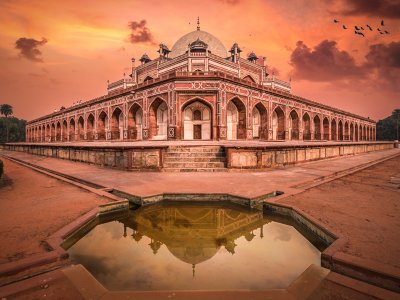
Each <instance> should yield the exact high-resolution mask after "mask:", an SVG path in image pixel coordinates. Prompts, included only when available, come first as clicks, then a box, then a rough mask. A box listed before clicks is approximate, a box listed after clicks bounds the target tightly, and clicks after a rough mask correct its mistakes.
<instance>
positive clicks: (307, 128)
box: [303, 112, 311, 141]
mask: <svg viewBox="0 0 400 300" xmlns="http://www.w3.org/2000/svg"><path fill="white" fill-rule="evenodd" d="M303 140H305V141H309V140H311V118H310V115H309V114H308V113H307V112H305V113H304V114H303Z"/></svg>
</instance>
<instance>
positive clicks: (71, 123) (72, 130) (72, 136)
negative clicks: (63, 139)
mask: <svg viewBox="0 0 400 300" xmlns="http://www.w3.org/2000/svg"><path fill="white" fill-rule="evenodd" d="M68 135H69V140H70V141H75V119H74V118H71V119H70V120H69V131H68Z"/></svg>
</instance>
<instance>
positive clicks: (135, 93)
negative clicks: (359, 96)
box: [26, 26, 375, 142]
mask: <svg viewBox="0 0 400 300" xmlns="http://www.w3.org/2000/svg"><path fill="white" fill-rule="evenodd" d="M157 52H158V57H157V58H155V59H150V57H149V56H148V55H147V54H143V56H142V57H141V58H140V59H139V61H140V65H138V66H135V59H134V58H132V73H131V74H129V76H127V77H126V78H122V79H120V80H118V81H116V82H112V83H109V84H108V93H107V95H104V96H101V97H99V98H95V99H92V100H89V101H85V102H82V103H79V104H77V105H74V106H72V107H68V108H66V109H62V110H59V111H57V112H54V113H52V114H49V115H46V116H43V117H40V118H38V119H35V120H32V121H30V122H29V123H28V126H27V129H26V137H27V141H28V142H56V141H57V142H64V141H93V140H96V141H101V140H107V141H108V140H121V141H136V140H253V139H259V140H333V141H372V140H375V122H374V121H372V120H370V119H369V118H365V117H361V116H358V115H355V114H352V113H349V112H346V111H343V110H340V109H336V108H333V107H329V106H327V105H323V104H320V103H317V102H314V101H310V100H307V99H304V98H301V97H298V96H294V95H292V94H291V85H290V83H289V82H285V81H282V80H279V79H277V78H275V76H274V75H273V74H272V75H271V74H268V73H267V66H266V60H265V58H259V57H258V56H257V55H256V54H255V53H253V52H252V53H250V54H249V55H248V56H247V57H246V58H243V57H242V55H241V52H242V50H241V48H240V47H239V45H238V44H237V43H234V44H233V45H232V47H231V48H230V49H229V51H226V48H225V47H224V45H223V44H222V43H221V41H220V40H218V39H217V38H216V37H214V36H213V35H211V34H210V33H208V32H205V31H202V30H200V27H199V26H198V28H197V30H195V31H193V32H190V33H188V34H186V35H184V36H182V37H181V38H180V39H178V41H177V42H176V43H175V44H174V45H173V47H172V49H171V50H169V48H168V47H167V46H166V45H164V44H160V47H159V49H158V51H157Z"/></svg>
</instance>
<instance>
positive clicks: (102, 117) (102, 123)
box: [97, 110, 108, 140]
mask: <svg viewBox="0 0 400 300" xmlns="http://www.w3.org/2000/svg"><path fill="white" fill-rule="evenodd" d="M107 127H108V115H107V113H106V112H105V111H104V110H102V111H101V112H100V113H99V116H98V117H97V139H98V140H105V139H106V128H107Z"/></svg>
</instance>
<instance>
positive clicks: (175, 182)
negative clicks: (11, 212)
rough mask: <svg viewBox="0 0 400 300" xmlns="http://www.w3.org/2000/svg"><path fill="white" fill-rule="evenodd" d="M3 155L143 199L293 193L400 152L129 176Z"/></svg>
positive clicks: (45, 159)
mask: <svg viewBox="0 0 400 300" xmlns="http://www.w3.org/2000/svg"><path fill="white" fill-rule="evenodd" d="M1 153H3V154H5V155H8V156H11V157H14V158H17V159H21V160H23V161H26V162H29V163H32V164H35V165H38V166H41V167H44V168H47V169H50V170H54V171H58V172H62V173H64V174H67V175H70V176H73V177H76V178H79V179H81V180H86V181H90V182H94V183H96V184H99V185H102V186H104V187H109V188H114V189H118V190H121V191H124V192H127V193H129V194H133V195H137V196H141V197H143V196H151V195H157V194H162V193H228V194H232V195H237V196H243V197H247V198H253V197H257V196H261V195H265V194H268V193H271V192H273V191H277V190H279V191H283V192H285V193H291V192H294V190H296V189H294V188H293V187H295V186H297V185H303V184H304V183H307V182H308V183H311V182H313V181H316V180H320V179H321V178H323V177H329V176H332V175H334V174H336V173H340V172H345V171H346V170H349V169H352V168H356V167H358V166H360V165H363V164H367V163H369V162H371V161H376V160H380V159H383V158H385V157H389V156H392V155H395V154H400V149H391V150H386V151H377V152H371V153H366V154H360V155H355V156H348V157H345V158H342V157H338V158H334V159H328V160H320V161H315V162H311V163H305V164H302V165H298V166H292V167H285V168H282V169H271V170H270V171H265V172H224V173H208V172H207V173H201V172H194V173H166V172H127V171H123V170H116V169H109V168H104V167H99V166H95V165H89V164H85V163H80V162H73V161H69V160H61V159H56V158H51V157H45V156H37V155H32V154H28V153H24V152H14V151H4V150H3V151H0V154H1ZM298 190H299V189H297V191H298ZM300 190H301V188H300Z"/></svg>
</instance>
